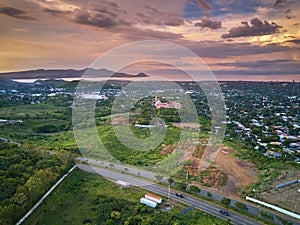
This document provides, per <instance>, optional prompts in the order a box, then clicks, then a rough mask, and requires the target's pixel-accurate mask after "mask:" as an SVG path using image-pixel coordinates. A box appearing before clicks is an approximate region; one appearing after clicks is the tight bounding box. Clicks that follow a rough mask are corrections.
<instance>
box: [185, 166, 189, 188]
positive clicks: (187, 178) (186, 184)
mask: <svg viewBox="0 0 300 225" xmlns="http://www.w3.org/2000/svg"><path fill="white" fill-rule="evenodd" d="M188 180H189V169H188V168H187V169H186V175H185V189H186V190H187V189H188Z"/></svg>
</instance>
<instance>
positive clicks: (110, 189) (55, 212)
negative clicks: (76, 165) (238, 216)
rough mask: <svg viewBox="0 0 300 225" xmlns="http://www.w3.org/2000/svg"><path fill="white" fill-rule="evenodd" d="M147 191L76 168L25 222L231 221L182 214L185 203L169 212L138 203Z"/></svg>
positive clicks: (52, 224) (74, 224)
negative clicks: (115, 182)
mask: <svg viewBox="0 0 300 225" xmlns="http://www.w3.org/2000/svg"><path fill="white" fill-rule="evenodd" d="M145 193H146V191H144V190H142V189H139V188H134V187H131V188H128V189H120V188H119V187H118V186H116V185H115V184H114V183H112V182H110V181H108V180H105V179H103V178H102V177H100V176H97V175H93V174H88V173H85V172H83V171H80V170H76V171H75V172H74V173H73V174H71V175H70V176H69V177H68V178H67V179H66V180H65V181H64V182H63V183H62V184H61V185H60V186H59V187H58V188H57V189H56V190H55V191H54V192H53V193H52V194H51V195H50V196H49V197H48V198H47V199H46V200H45V201H44V202H43V203H42V204H41V206H40V207H39V208H38V209H37V210H36V211H35V212H34V213H33V214H32V215H31V216H30V217H29V218H28V219H27V220H26V221H25V222H24V225H33V224H36V225H47V224H49V225H56V224H57V225H61V224H72V225H77V224H78V225H79V224H107V225H108V224H116V225H119V224H126V225H133V224H144V225H147V224H154V225H155V224H157V225H158V224H159V225H161V224H164V225H168V224H170V225H171V224H178V225H180V224H182V225H183V224H185V225H188V224H191V225H195V224H202V225H211V224H220V225H221V224H228V222H227V221H223V220H220V219H218V218H216V217H213V216H211V215H208V214H206V213H203V212H200V211H194V212H192V213H188V214H185V215H184V216H182V217H181V216H180V214H179V212H180V211H181V210H182V209H183V208H184V207H183V206H176V207H174V208H172V210H171V211H169V212H162V211H161V210H160V208H157V209H153V208H150V207H148V206H145V205H142V204H141V203H139V199H140V198H141V197H142V196H143V195H144V194H145Z"/></svg>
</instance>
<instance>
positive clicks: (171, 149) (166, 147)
mask: <svg viewBox="0 0 300 225" xmlns="http://www.w3.org/2000/svg"><path fill="white" fill-rule="evenodd" d="M174 150H175V146H174V145H165V144H162V149H161V151H160V154H161V155H169V154H171V153H173V152H174Z"/></svg>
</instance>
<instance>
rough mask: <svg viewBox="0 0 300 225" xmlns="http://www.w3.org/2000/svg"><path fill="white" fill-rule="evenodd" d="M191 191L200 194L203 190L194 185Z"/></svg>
mask: <svg viewBox="0 0 300 225" xmlns="http://www.w3.org/2000/svg"><path fill="white" fill-rule="evenodd" d="M190 191H191V192H194V193H200V192H201V189H200V188H198V187H197V186H194V185H192V186H190Z"/></svg>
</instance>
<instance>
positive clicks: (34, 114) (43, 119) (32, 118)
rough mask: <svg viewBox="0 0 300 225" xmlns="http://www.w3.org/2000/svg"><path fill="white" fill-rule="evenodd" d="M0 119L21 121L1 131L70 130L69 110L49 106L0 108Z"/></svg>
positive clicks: (44, 131) (48, 131)
mask: <svg viewBox="0 0 300 225" xmlns="http://www.w3.org/2000/svg"><path fill="white" fill-rule="evenodd" d="M0 118H1V119H7V120H10V119H12V120H21V121H22V122H21V123H14V124H10V125H6V126H5V127H2V129H3V130H10V131H15V132H16V131H17V132H33V133H52V132H59V131H64V130H70V129H71V109H70V108H66V107H62V106H55V105H49V104H36V105H19V106H9V107H1V111H0Z"/></svg>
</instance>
